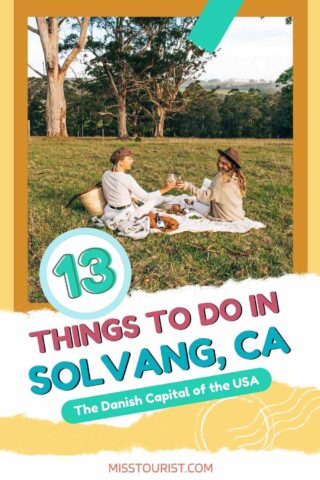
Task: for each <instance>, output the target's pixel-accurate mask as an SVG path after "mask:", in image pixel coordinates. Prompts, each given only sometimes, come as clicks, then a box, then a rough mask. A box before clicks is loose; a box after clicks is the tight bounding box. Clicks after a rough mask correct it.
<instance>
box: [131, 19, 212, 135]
mask: <svg viewBox="0 0 320 480" xmlns="http://www.w3.org/2000/svg"><path fill="white" fill-rule="evenodd" d="M195 21H196V19H195V18H191V17H184V18H177V17H167V18H136V19H135V23H136V24H137V25H139V26H140V27H141V29H142V35H141V38H142V39H145V40H144V43H145V45H147V46H148V48H145V50H144V52H143V54H142V55H141V56H140V57H139V58H137V59H136V65H135V69H134V72H135V80H136V84H137V85H138V86H139V88H140V90H141V91H142V92H145V94H146V96H147V98H148V100H149V102H150V106H151V108H150V110H149V114H150V116H151V117H152V118H153V120H154V123H155V130H154V136H156V137H163V135H164V123H165V119H166V116H167V114H168V113H169V112H175V111H179V109H180V108H182V106H181V105H178V103H177V101H176V99H177V95H178V93H179V90H180V88H181V85H182V83H183V82H184V81H185V80H187V79H188V78H189V79H190V78H194V77H195V75H199V74H200V73H202V71H203V69H204V65H205V63H206V62H207V61H208V59H209V58H210V55H209V54H207V53H206V52H205V51H204V50H202V49H200V48H198V47H197V46H196V45H194V44H193V43H192V42H190V41H189V40H188V35H189V33H190V31H191V29H192V27H193V25H194V23H195ZM213 55H214V54H213Z"/></svg>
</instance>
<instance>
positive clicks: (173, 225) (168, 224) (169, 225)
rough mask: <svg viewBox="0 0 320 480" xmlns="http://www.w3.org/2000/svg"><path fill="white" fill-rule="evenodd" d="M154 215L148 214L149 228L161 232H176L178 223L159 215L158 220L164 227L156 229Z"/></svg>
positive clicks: (152, 213)
mask: <svg viewBox="0 0 320 480" xmlns="http://www.w3.org/2000/svg"><path fill="white" fill-rule="evenodd" d="M156 215H157V214H156V213H154V212H150V213H149V218H150V227H151V228H158V229H159V230H161V231H162V232H165V233H167V232H171V231H173V230H177V228H178V227H179V222H178V221H177V220H175V219H174V218H171V217H168V216H165V215H161V216H160V215H159V217H160V220H161V221H162V222H163V223H164V227H158V226H157V220H156Z"/></svg>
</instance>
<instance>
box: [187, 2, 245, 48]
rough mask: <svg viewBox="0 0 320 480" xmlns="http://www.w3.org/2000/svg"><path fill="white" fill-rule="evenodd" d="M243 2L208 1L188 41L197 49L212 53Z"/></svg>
mask: <svg viewBox="0 0 320 480" xmlns="http://www.w3.org/2000/svg"><path fill="white" fill-rule="evenodd" d="M243 2H244V0H209V1H208V3H207V5H206V6H205V8H204V10H203V12H202V13H201V15H200V17H199V19H198V21H197V23H196V24H195V26H194V27H193V29H192V30H191V33H190V35H189V40H190V41H191V42H193V43H195V44H196V45H197V46H198V47H200V48H203V49H204V50H207V51H208V52H214V51H215V50H216V49H217V46H218V45H219V43H220V42H221V40H222V38H223V36H224V34H225V33H226V31H227V30H228V28H229V26H230V24H231V22H232V20H233V19H234V17H235V16H236V15H237V13H238V11H239V9H240V7H241V6H242V4H243Z"/></svg>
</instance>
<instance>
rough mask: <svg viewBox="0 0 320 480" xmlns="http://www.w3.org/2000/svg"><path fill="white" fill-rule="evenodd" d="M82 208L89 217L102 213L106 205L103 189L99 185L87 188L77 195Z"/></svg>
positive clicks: (98, 215)
mask: <svg viewBox="0 0 320 480" xmlns="http://www.w3.org/2000/svg"><path fill="white" fill-rule="evenodd" d="M79 197H80V200H81V203H82V205H83V206H84V208H85V209H86V210H87V212H88V213H89V215H90V216H91V217H95V216H96V217H100V216H101V215H103V212H104V207H105V206H106V203H107V202H106V199H105V198H104V195H103V190H102V187H101V186H100V185H96V186H95V187H92V188H89V189H88V190H86V191H85V192H83V193H81V194H80V195H79Z"/></svg>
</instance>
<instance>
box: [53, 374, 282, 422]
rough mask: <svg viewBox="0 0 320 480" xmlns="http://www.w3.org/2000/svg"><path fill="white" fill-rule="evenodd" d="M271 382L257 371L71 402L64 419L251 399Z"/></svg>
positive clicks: (186, 381) (80, 419)
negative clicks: (247, 397) (250, 397)
mask: <svg viewBox="0 0 320 480" xmlns="http://www.w3.org/2000/svg"><path fill="white" fill-rule="evenodd" d="M271 382H272V379H271V375H270V373H269V372H268V371H267V370H265V369H264V368H255V369H252V370H244V371H241V372H234V373H226V374H222V375H215V376H213V377H205V378H197V379H194V380H185V381H184V382H174V383H167V384H164V385H154V386H152V387H145V388H137V389H135V390H126V391H124V392H117V393H108V394H106V395H96V396H94V397H88V398H80V399H78V400H70V401H69V402H66V403H65V404H64V405H63V407H62V416H63V418H64V420H66V421H67V422H69V423H82V422H89V421H92V420H100V419H103V418H111V417H119V416H121V415H130V414H132V413H140V412H148V411H151V410H160V409H164V408H170V407H177V406H180V405H188V404H191V403H198V402H207V401H208V400H216V399H219V398H229V397H237V396H238V395H249V394H251V393H256V392H262V391H263V390H266V389H267V388H269V387H270V385H271Z"/></svg>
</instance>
